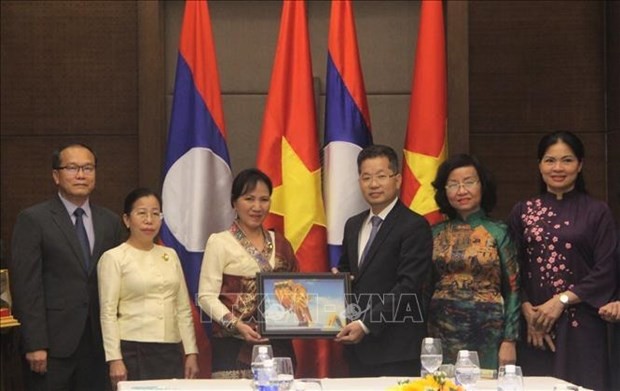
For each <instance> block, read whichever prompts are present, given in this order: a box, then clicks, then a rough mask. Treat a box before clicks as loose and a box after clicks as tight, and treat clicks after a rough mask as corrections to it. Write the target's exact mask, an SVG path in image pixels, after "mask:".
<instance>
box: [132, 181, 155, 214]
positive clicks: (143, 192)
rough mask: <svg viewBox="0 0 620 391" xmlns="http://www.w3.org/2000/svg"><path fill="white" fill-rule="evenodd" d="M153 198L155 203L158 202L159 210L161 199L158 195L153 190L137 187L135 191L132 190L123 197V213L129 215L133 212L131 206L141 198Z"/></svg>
mask: <svg viewBox="0 0 620 391" xmlns="http://www.w3.org/2000/svg"><path fill="white" fill-rule="evenodd" d="M149 196H153V197H155V198H157V202H159V207H160V208H161V197H160V196H159V194H157V193H156V192H154V191H153V190H151V189H149V188H146V187H138V188H137V189H133V190H132V191H131V192H130V193H129V194H127V197H125V206H124V208H123V213H125V214H126V215H129V214H130V213H131V211H132V210H133V204H135V203H136V201H138V200H139V199H140V198H142V197H149Z"/></svg>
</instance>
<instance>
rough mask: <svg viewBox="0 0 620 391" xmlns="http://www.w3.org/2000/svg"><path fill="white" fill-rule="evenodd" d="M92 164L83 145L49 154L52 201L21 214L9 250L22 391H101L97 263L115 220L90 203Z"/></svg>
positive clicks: (118, 231)
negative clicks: (21, 354) (21, 355)
mask: <svg viewBox="0 0 620 391" xmlns="http://www.w3.org/2000/svg"><path fill="white" fill-rule="evenodd" d="M96 167H97V159H96V157H95V154H94V152H93V151H92V150H91V149H90V148H89V147H88V146H86V145H83V144H71V145H67V146H65V147H62V148H60V149H58V150H56V151H54V154H53V158H52V177H53V179H54V182H55V183H56V186H57V187H58V195H57V196H56V197H54V198H53V199H51V200H49V201H46V202H43V203H41V204H37V205H34V206H32V207H30V208H28V209H26V210H24V211H22V212H21V213H20V214H19V216H18V217H17V222H16V224H15V228H14V231H13V241H12V246H11V254H12V257H11V265H10V273H11V288H12V290H13V302H14V310H15V315H16V317H17V319H19V321H20V322H21V328H20V331H21V337H22V348H23V351H24V353H25V359H26V360H25V362H24V373H25V375H26V379H25V380H26V384H27V387H28V389H29V390H89V391H90V390H104V389H105V388H106V383H107V382H108V376H107V367H106V363H105V357H104V353H103V343H102V339H101V326H100V322H99V296H98V292H97V261H98V260H99V257H100V256H101V254H102V253H103V252H104V251H106V250H108V249H110V248H112V247H114V246H117V245H118V244H120V242H121V239H122V236H123V228H122V225H121V222H120V219H119V217H118V216H117V215H115V214H114V213H113V212H111V211H109V210H108V209H105V208H102V207H98V206H96V205H93V204H90V203H89V196H90V194H91V192H92V191H93V189H94V188H95V171H96Z"/></svg>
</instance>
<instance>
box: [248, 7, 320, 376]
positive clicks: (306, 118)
mask: <svg viewBox="0 0 620 391" xmlns="http://www.w3.org/2000/svg"><path fill="white" fill-rule="evenodd" d="M257 167H258V168H259V169H260V170H262V171H264V172H265V173H266V174H267V175H268V176H269V178H271V180H272V181H273V187H274V188H273V194H272V197H271V211H270V214H269V216H268V217H267V219H266V220H265V226H266V227H267V228H274V229H276V230H278V231H280V232H283V233H284V236H285V237H286V238H287V239H288V240H289V241H290V242H291V244H292V246H293V249H294V250H295V255H296V256H297V260H298V261H299V265H300V268H301V270H302V271H304V272H326V271H328V263H327V235H326V228H325V210H324V207H323V200H322V196H321V164H320V160H319V143H318V134H317V125H316V113H315V107H314V91H313V83H312V62H311V57H310V42H309V37H308V26H307V20H306V4H305V1H294V0H293V1H289V0H285V1H284V2H283V6H282V19H281V22H280V34H279V37H278V44H277V48H276V55H275V60H274V65H273V70H272V74H271V84H270V87H269V94H268V96H267V104H266V107H265V115H264V119H263V127H262V131H261V137H260V143H259V150H258V157H257ZM329 342H330V341H327V340H296V341H294V346H295V353H296V358H297V370H296V373H295V374H296V376H299V377H326V376H328V375H329V370H330V368H329V367H330V362H329Z"/></svg>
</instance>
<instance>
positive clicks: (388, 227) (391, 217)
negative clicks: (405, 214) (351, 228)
mask: <svg viewBox="0 0 620 391" xmlns="http://www.w3.org/2000/svg"><path fill="white" fill-rule="evenodd" d="M401 206H402V205H401V204H400V201H398V202H396V204H395V205H394V208H392V210H391V211H390V213H388V215H387V216H386V217H385V220H384V221H383V223H381V227H380V228H379V232H377V236H375V240H374V241H373V242H372V244H371V245H370V249H369V250H368V254H367V255H366V259H365V260H364V263H362V267H361V269H360V271H359V276H361V275H362V274H364V272H365V271H366V270H367V269H368V265H370V263H371V262H373V261H374V260H375V258H376V255H377V252H378V251H379V249H380V248H381V246H382V245H383V242H384V241H385V239H387V237H388V235H389V234H390V231H392V229H394V227H395V226H396V221H397V220H398V212H399V208H400V207H401ZM360 226H361V225H360Z"/></svg>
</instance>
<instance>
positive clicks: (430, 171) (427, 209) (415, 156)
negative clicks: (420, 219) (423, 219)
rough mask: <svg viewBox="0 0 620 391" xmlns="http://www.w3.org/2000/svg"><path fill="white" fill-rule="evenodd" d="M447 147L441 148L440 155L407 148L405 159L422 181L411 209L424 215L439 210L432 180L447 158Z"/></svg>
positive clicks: (416, 176)
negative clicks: (429, 154) (430, 154)
mask: <svg viewBox="0 0 620 391" xmlns="http://www.w3.org/2000/svg"><path fill="white" fill-rule="evenodd" d="M445 153H446V147H445V144H444V147H443V148H442V149H441V153H440V154H439V156H428V155H424V154H421V153H417V152H412V151H408V150H406V149H405V161H406V162H407V166H408V167H409V170H411V173H412V174H413V176H415V178H416V179H417V181H418V182H419V183H420V187H419V188H418V191H417V192H416V193H415V196H414V197H413V200H412V201H411V205H408V206H409V208H410V209H411V210H413V211H414V212H416V213H419V214H421V215H422V216H424V215H426V214H428V213H431V212H434V211H436V210H438V209H439V208H438V207H437V204H436V203H435V189H434V188H433V185H432V182H433V181H434V180H435V176H436V175H437V168H439V165H440V164H441V163H442V162H443V161H444V160H445V159H446V157H445Z"/></svg>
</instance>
